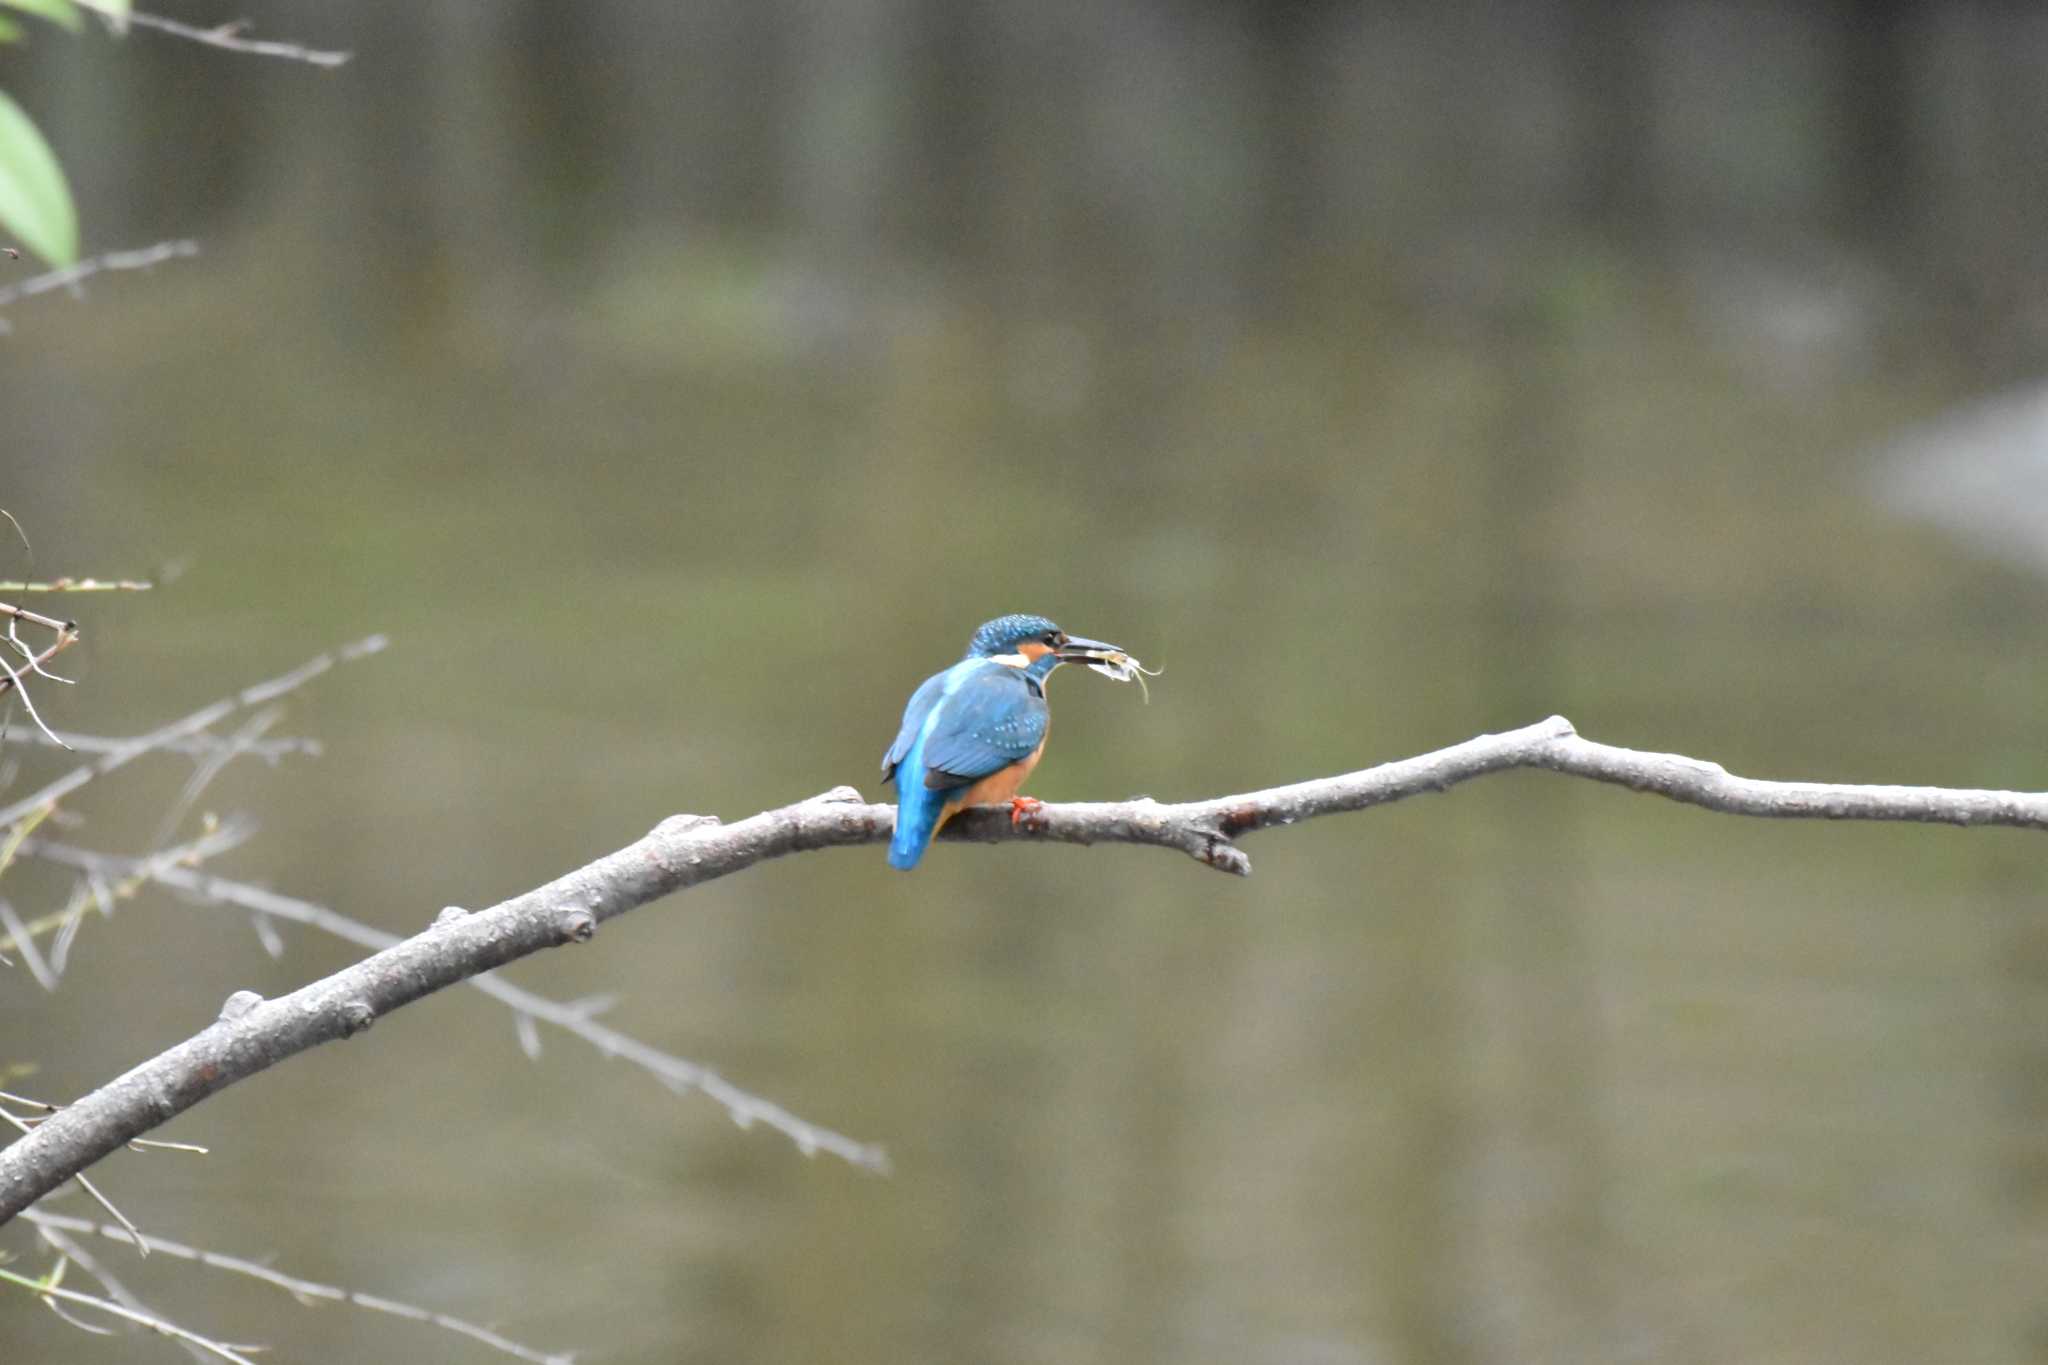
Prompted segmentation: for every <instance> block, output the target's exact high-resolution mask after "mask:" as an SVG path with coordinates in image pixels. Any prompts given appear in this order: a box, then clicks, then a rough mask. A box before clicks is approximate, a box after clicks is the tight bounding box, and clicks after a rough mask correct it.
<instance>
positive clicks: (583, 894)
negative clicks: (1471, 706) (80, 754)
mask: <svg viewBox="0 0 2048 1365" xmlns="http://www.w3.org/2000/svg"><path fill="white" fill-rule="evenodd" d="M1515 768H1541V769H1546V770H1548V771H1551V772H1559V773H1568V774H1571V775H1573V776H1577V777H1585V778H1590V779H1592V780H1593V781H1596V782H1608V783H1614V784H1616V785H1619V786H1624V787H1628V788H1630V789H1631V790H1634V791H1641V792H1651V793H1654V794H1656V795H1660V796H1665V797H1669V798H1671V799H1672V800H1675V801H1682V802H1686V803H1688V804H1691V805H1696V806H1700V807H1703V808H1705V809H1707V810H1717V811H1723V812H1726V813H1728V814H1734V815H1754V816H1766V817H1774V818H1797V819H1823V820H1902V821H1925V822H1931V823H1940V824H1954V825H2010V826H2016V827H2020V828H2025V829H2048V794H2037V793H2021V792H2001V791H1972V790H1959V789H1951V788H1943V787H1883V786H1848V785H1835V784H1828V783H1817V782H1766V781H1759V780H1757V779H1754V778H1744V777H1735V776H1732V775H1731V774H1729V773H1728V772H1727V771H1726V770H1725V769H1723V768H1722V767H1720V766H1719V765H1718V764H1714V763H1706V762H1702V761H1701V760H1699V759H1694V758H1685V757H1683V756H1680V755H1677V754H1658V753H1644V752H1639V751H1637V750H1633V749H1621V748H1616V747H1614V746H1613V745H1608V744H1599V743H1595V742H1594V741H1592V740H1588V739H1583V738H1581V737H1580V736H1579V735H1578V733H1577V732H1576V731H1575V730H1574V729H1573V728H1572V725H1571V722H1569V721H1567V720H1565V719H1564V718H1563V717H1561V716H1553V717H1551V718H1550V719H1549V720H1546V721H1543V722H1540V723H1539V724H1536V725H1531V726H1527V727H1525V728H1523V729H1520V730H1511V731H1509V732H1507V733H1506V734H1500V735H1481V736H1480V737H1478V738H1477V739H1471V740H1467V741H1465V742H1464V743H1462V744H1454V745H1452V746H1451V747H1449V748H1447V749H1439V750H1437V751H1435V752H1434V753H1428V754H1422V755H1420V756H1418V757H1415V758H1407V759H1402V760H1400V761H1398V762H1394V763H1386V764H1382V765H1380V766H1379V767H1376V768H1367V769H1364V770H1362V771H1360V772H1355V773H1347V774H1344V775H1342V776H1338V777H1327V778H1320V779H1317V780H1315V781H1310V782H1300V783H1296V784H1294V785H1292V786H1286V787H1272V788H1268V789H1266V790H1264V791H1256V792H1247V793H1245V794H1243V795H1241V796H1226V797H1219V798H1217V799H1215V800H1210V801H1194V802H1185V803H1180V804H1165V803H1161V802H1157V801H1153V800H1150V799H1149V798H1147V799H1140V800H1136V801H1118V802H1098V803H1083V804H1071V805H1057V806H1044V807H1041V808H1040V809H1039V810H1038V811H1037V812H1036V813H1034V814H1032V815H1029V816H1027V817H1025V818H1024V819H1023V820H1021V821H1020V822H1017V823H1015V824H1013V823H1012V821H1011V818H1010V813H1009V811H1008V809H1007V808H1001V807H983V808H977V809H974V810H970V811H967V812H965V813H963V814H962V815H961V816H960V818H958V819H957V820H955V821H954V822H953V823H952V824H951V825H949V826H948V827H947V829H946V831H945V837H946V838H949V839H961V840H975V841H980V842H987V843H995V842H1001V841H1004V840H1009V839H1039V840H1052V841H1055V842H1059V843H1074V844H1093V843H1129V844H1150V845H1155V846H1158V847H1162V848H1174V849H1179V850H1180V851H1182V852H1184V853H1187V854H1188V855H1190V856H1191V857H1193V858H1195V859H1196V860H1198V861H1200V862H1203V863H1206V864H1208V865H1209V866H1211V867H1215V868H1218V869H1220V870H1222V871H1225V872H1234V873H1237V874H1239V875H1244V874H1247V873H1249V872H1250V870H1251V863H1250V860H1249V859H1247V858H1246V857H1245V855H1244V851H1243V850H1242V849H1240V848H1239V847H1238V846H1237V844H1236V842H1235V841H1236V840H1237V838H1238V837H1239V836H1241V835H1244V834H1247V833H1250V832H1252V831H1254V830H1260V829H1266V828H1270V827H1272V826H1275V825H1290V824H1293V823H1295V822H1297V821H1300V820H1306V819H1310V818H1312V817H1315V816H1318V815H1332V814H1335V813H1337V812H1339V811H1353V810H1365V809H1368V808H1370V807H1372V806H1378V805H1384V804H1386V803H1388V802H1391V801H1398V800H1400V799H1402V798H1403V797H1408V796H1415V795H1419V794H1422V793H1425V792H1437V791H1443V790H1445V789H1447V788H1449V787H1450V786H1452V785H1453V784H1455V783H1458V782H1463V781H1467V780H1469V779H1471V778H1474V777H1481V776H1484V775H1485V774H1487V773H1496V772H1505V771H1508V770H1510V769H1515ZM895 817H896V811H895V807H893V806H882V805H868V804H866V803H865V802H863V801H862V800H861V797H860V794H859V793H858V792H856V791H854V790H853V789H852V788H850V787H838V788H835V789H833V790H832V791H829V792H827V793H825V794H824V795H823V796H819V797H814V798H812V799H811V800H808V801H802V802H798V803H797V804H796V805H793V806H785V807H783V808H782V809H780V810H772V811H766V812H763V813H762V814H760V815H755V816H752V817H750V818H748V819H745V820H742V821H739V822H738V823H737V824H732V825H721V824H719V823H718V821H717V820H716V819H715V818H713V817H707V816H696V815H678V816H672V817H670V818H669V819H667V820H664V821H663V822H662V823H661V824H660V825H658V826H656V827H655V828H654V830H653V831H652V832H651V833H649V834H648V835H647V836H646V837H645V838H643V839H641V840H639V841H638V842H636V843H633V844H630V845H628V846H627V847H625V848H623V849H620V850H619V851H617V852H616V853H611V854H608V855H606V856H605V857H602V858H599V859H598V860H597V861H595V862H593V863H591V864H589V865H588V866H586V867H582V868H579V869H577V870H576V871H574V872H571V873H569V874H568V875H567V876H565V877H562V878H560V879H558V880H556V881H553V882H550V883H548V884H547V885H545V886H541V887H537V888H535V889H534V890H532V891H528V892H526V893H525V894H523V895H520V896H515V897H514V898H512V899H511V900H508V901H505V902H503V903H502V904H500V905H497V906H494V907H492V908H491V909H489V910H484V911H480V912H478V913H475V914H464V913H462V912H460V911H455V912H448V911H444V912H443V913H442V915H441V916H440V917H439V918H438V919H436V920H435V922H434V924H433V926H432V927H431V928H429V929H427V930H426V931H425V932H423V933H420V934H416V935H414V936H413V937H412V938H409V939H406V940H404V941H403V942H401V943H397V944H394V945H392V946H391V947H389V948H386V949H384V950H383V951H382V952H379V953H377V954H375V955H374V956H372V957H369V958H366V959H365V960H363V961H362V962H359V963H357V964H355V965H354V966H352V967H349V968H346V969H344V970H342V971H340V972H337V973H335V974H334V975H333V976H330V977H327V978H325V979H324V980H320V981H316V982H314V983H312V984H311V985H308V986H304V987H301V988H300V989H299V990H296V991H294V992H292V993H291V994H290V995H287V996H284V997H282V998H280V999H277V1000H269V1001H265V1000H261V999H260V998H258V997H256V996H254V995H253V993H250V992H237V993H236V994H235V995H234V996H232V997H230V999H229V1001H228V1005H227V1007H226V1008H225V1009H223V1010H222V1012H221V1017H220V1018H219V1019H218V1020H217V1021H216V1022H214V1023H213V1024H211V1025H209V1026H208V1027H207V1028H205V1029H203V1030H202V1031H200V1032H199V1033H197V1034H195V1035H194V1036H192V1037H191V1038H189V1039H187V1040H186V1041H184V1042H182V1043H180V1044H178V1045H177V1046H175V1047H173V1048H171V1049H170V1050H169V1051H167V1052H164V1053H161V1054H159V1055H158V1056H156V1057H154V1058H151V1059H150V1060H149V1061H146V1062H144V1063H142V1064H141V1065H140V1066H137V1067H136V1068H134V1069H133V1070H132V1071H130V1072H128V1073H127V1074H126V1075H124V1076H122V1077H120V1078H118V1079H116V1080H114V1081H111V1082H109V1083H108V1084H106V1085H104V1086H102V1087H100V1088H99V1089H98V1090H95V1091H94V1092H93V1093H91V1094H90V1095H87V1096H86V1097H85V1098H83V1099H81V1100H79V1101H78V1102H77V1103H75V1104H72V1105H70V1106H68V1107H67V1108H65V1109H64V1110H63V1111H62V1112H61V1113H58V1114H55V1115H52V1116H51V1117H50V1118H49V1119H47V1120H46V1121H44V1122H43V1123H40V1124H38V1125H37V1126H36V1129H35V1131H34V1132H33V1133H30V1134H28V1135H27V1136H25V1137H22V1138H20V1139H18V1140H16V1141H15V1142H14V1143H13V1144H11V1145H10V1146H8V1147H7V1148H5V1149H4V1150H0V1223H5V1222H7V1221H9V1220H10V1219H12V1218H13V1217H14V1216H15V1215H16V1214H18V1213H20V1212H21V1211H22V1210H23V1209H26V1208H27V1207H29V1205H31V1204H33V1203H34V1202H35V1201H36V1200H38V1199H40V1198H41V1197H42V1196H43V1195H45V1194H48V1193H49V1192H50V1191H51V1190H53V1189H55V1188H57V1186H59V1185H61V1184H63V1183H64V1182H65V1181H66V1180H69V1179H70V1178H72V1177H73V1176H75V1175H77V1174H78V1173H79V1172H81V1171H83V1170H85V1169H86V1168H87V1167H88V1166H90V1165H92V1163H93V1162H95V1161H97V1160H99V1159H100V1158H101V1157H103V1156H105V1155H106V1154H107V1153H109V1152H111V1151H113V1150H114V1149H116V1148H117V1147H120V1146H121V1145H122V1144H123V1143H126V1142H128V1141H129V1140H131V1139H133V1138H135V1137H138V1136H140V1135H141V1134H143V1133H145V1132H148V1131H149V1130H150V1129H152V1128H154V1127H156V1126H157V1125H158V1124H161V1123H164V1122H166V1121H167V1120H169V1119H171V1118H172V1117H174V1116H175V1115H177V1114H180V1113H183V1112H184V1111H185V1110H187V1109H189V1108H191V1107H192V1106H193V1105H195V1104H197V1103H199V1102H200V1101H201V1100H203V1099H205V1098H206V1097H207V1096H208V1095H211V1094H213V1093H214V1092H215V1091H217V1090H220V1089H222V1088H224V1087H225V1086H228V1085H231V1084H233V1083H234V1082H235V1081H238V1080H241V1079H242V1078H243V1077H245V1076H252V1075H254V1074H255V1073H257V1072H259V1071H262V1070H263V1069H265V1068H266V1067H269V1066H272V1065H275V1064H276V1063H278V1062H281V1061H283V1060H284V1059H285V1058H287V1057H290V1056H292V1055H294V1054H295V1053H298V1052H302V1051H304V1050H306V1049H307V1048H310V1047H312V1046H314V1045H315V1044H318V1043H325V1042H331V1041H334V1040H336V1039H340V1038H347V1037H351V1036H353V1035H354V1034H357V1033H360V1032H362V1031H363V1030H364V1029H367V1028H368V1027H369V1026H370V1025H371V1024H372V1023H374V1022H376V1020H377V1019H379V1018H380V1017H382V1016H383V1015H386V1014H388V1013H390V1012H391V1011H392V1010H395V1009H397V1008H399V1007H400V1006H401V1005H405V1004H409V1003H411V1002H412V1001H414V1000H417V999H419V998H421V997H422V996H425V995H430V994H432V993H433V992H435V991H438V990H440V989H441V988H443V987H444V986H449V985H453V984H454V983H456V982H458V981H463V980H466V979H468V978H470V977H473V976H476V975H478V974H479V973H481V972H486V971H489V970H491V969H492V968H494V967H500V966H503V965H504V964H505V963H507V962H511V961H513V960H514V959H516V958H520V957H524V956H526V955H528V954H530V953H535V952H538V951H540V950H541V949H543V948H552V947H557V946H559V945H562V944H567V943H581V942H584V941H586V940H588V939H589V938H590V937H591V935H592V934H594V933H595V932H596V930H597V926H598V925H600V924H602V923H603V922H604V921H606V920H608V919H611V918H612V917H614V916H616V915H621V914H624V913H625V912H626V911H628V910H631V909H633V908H634V907H635V906H640V905H645V904H646V903H647V902H649V901H652V900H656V899H659V898H660V897H662V896H666V895H668V894H669V893H671V892H674V891H681V890H685V889H687V888H689V887H692V886H696V885H698V884H700V883H703V882H708V881H713V880H715V879H717V878H719V877H725V876H730V875H731V874H733V873H735V872H739V871H742V870H744V869H746V868H748V867H751V866H753V865H754V864H755V863H758V862H763V861H765V860H767V859H770V858H779V857H782V856H784V855H786V854H790V853H801V852H808V851H811V850H813V849H822V848H836V847H841V846H846V845H854V844H876V843H884V842H887V840H888V839H889V837H890V835H891V833H892V832H893V831H894V828H895Z"/></svg>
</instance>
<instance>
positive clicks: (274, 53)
mask: <svg viewBox="0 0 2048 1365" xmlns="http://www.w3.org/2000/svg"><path fill="white" fill-rule="evenodd" d="M127 22H128V23H130V24H133V25H134V26H135V27H137V28H153V29H155V30H156V31H157V32H159V33H168V34H171V35H173V36H174V37H178V38H189V39H191V40H192V41H193V42H195V43H204V44H206V45H207V46H208V47H219V48H225V49H227V50H228V51H229V52H247V53H250V54H252V55H254V56H258V57H282V58H284V59H285V60H287V61H295V62H308V63H311V64H312V65H314V66H325V67H336V66H340V65H341V64H342V63H344V62H346V61H347V60H348V59H349V58H350V57H352V56H354V55H355V54H354V53H352V52H322V51H319V50H317V49H315V48H310V47H303V46H301V45H300V44H298V43H273V42H265V41H263V40H262V39H258V38H245V37H243V36H242V35H243V34H244V33H246V32H247V31H248V29H249V25H248V22H247V21H246V20H237V21H235V22H234V23H230V24H222V25H220V26H219V27H217V28H194V27H193V26H192V25H190V24H181V23H179V22H178V21H177V20H175V19H164V18H160V17H158V16H157V15H154V14H139V13H136V12H135V11H132V10H131V11H130V12H129V13H128V16H127Z"/></svg>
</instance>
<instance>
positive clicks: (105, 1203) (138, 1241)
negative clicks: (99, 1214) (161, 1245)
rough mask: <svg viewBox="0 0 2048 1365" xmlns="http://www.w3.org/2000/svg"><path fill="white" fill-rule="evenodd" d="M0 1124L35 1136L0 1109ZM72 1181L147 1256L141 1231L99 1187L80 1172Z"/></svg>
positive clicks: (23, 1122)
mask: <svg viewBox="0 0 2048 1365" xmlns="http://www.w3.org/2000/svg"><path fill="white" fill-rule="evenodd" d="M0 1123H5V1124H7V1125H8V1126H9V1127H11V1128H13V1129H15V1130H16V1131H18V1132H20V1133H21V1134H22V1136H23V1137H32V1136H34V1135H35V1131H36V1125H35V1124H32V1123H30V1122H28V1121H27V1120H26V1119H19V1118H16V1117H15V1116H14V1115H12V1114H10V1113H8V1112H7V1111H6V1110H5V1109H0ZM5 1150H6V1151H12V1150H13V1148H12V1147H9V1148H6V1149H5ZM72 1179H74V1180H76V1181H77V1182H78V1188H80V1189H81V1190H84V1191H85V1192H86V1193H87V1194H89V1195H91V1196H92V1202H93V1203H95V1204H98V1205H99V1206H100V1207H101V1208H103V1209H105V1210H106V1211H107V1217H109V1218H111V1219H113V1220H114V1221H115V1222H117V1223H119V1224H120V1225H121V1226H122V1227H124V1228H126V1229H128V1232H129V1234H130V1235H131V1236H133V1237H134V1238H135V1249H136V1250H137V1251H139V1252H141V1253H142V1254H143V1255H144V1256H147V1255H149V1243H148V1241H146V1240H145V1239H144V1238H143V1235H142V1233H141V1231H140V1230H138V1229H137V1228H136V1226H135V1224H133V1223H131V1222H129V1221H128V1215H127V1214H125V1213H123V1212H121V1210H119V1209H117V1208H115V1207H114V1201H113V1200H111V1199H109V1198H107V1197H106V1195H104V1194H102V1193H100V1187H99V1186H97V1185H95V1184H93V1183H92V1181H91V1180H90V1179H89V1178H87V1176H86V1174H85V1172H83V1171H80V1172H79V1173H78V1174H77V1175H75V1176H73V1177H72Z"/></svg>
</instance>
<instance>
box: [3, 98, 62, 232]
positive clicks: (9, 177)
mask: <svg viewBox="0 0 2048 1365" xmlns="http://www.w3.org/2000/svg"><path fill="white" fill-rule="evenodd" d="M0 228H5V229H6V230H7V231H9V232H11V233H13V234H14V235H15V236H16V237H18V238H20V239H21V244H22V245H23V246H25V247H27V248H28V249H29V250H30V251H33V252H35V253H36V255H38V256H40V257H42V258H43V259H44V260H46V261H48V262H49V263H50V264H51V265H59V266H61V265H70V264H71V263H72V262H73V261H75V260H77V259H78V213H77V211H76V210H74V209H73V208H72V207H71V186H70V185H68V184H66V183H65V180H64V168H63V167H62V166H59V165H58V164H57V158H56V156H55V155H54V154H52V153H51V151H50V144H49V143H47V142H45V141H43V135H42V134H41V133H39V132H37V131H36V126H35V124H33V123H31V122H29V117H28V115H27V114H24V113H22V112H21V106H20V105H18V104H16V103H15V102H14V101H13V100H11V99H9V98H7V96H6V95H4V94H0Z"/></svg>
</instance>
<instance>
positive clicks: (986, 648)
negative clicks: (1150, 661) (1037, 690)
mask: <svg viewBox="0 0 2048 1365" xmlns="http://www.w3.org/2000/svg"><path fill="white" fill-rule="evenodd" d="M1122 652H1123V651H1121V650H1119V649H1118V648H1117V647H1116V646H1115V645H1111V644H1104V643H1103V642H1102V641H1100V640H1084V639H1082V638H1080V637H1079V636H1076V635H1069V634H1067V633H1066V632H1065V631H1063V630H1061V629H1060V628H1059V627H1058V626H1056V625H1054V624H1053V623H1052V622H1051V621H1049V620H1047V619H1046V618H1045V617H1043V616H1031V615H1028V614H1019V615H1013V616H998V617H997V618H996V619H995V620H993V621H989V622H986V623H984V624H983V625H982V627H981V629H980V630H977V631H975V632H974V638H973V639H972V640H971V641H969V642H968V645H967V657H968V658H970V659H994V660H996V661H998V662H1000V663H1006V664H1010V665H1012V666H1014V667H1017V668H1029V669H1031V670H1033V671H1034V672H1036V673H1038V674H1039V675H1040V676H1041V677H1042V676H1044V675H1045V674H1047V673H1050V672H1052V670H1053V669H1055V668H1058V667H1059V666H1060V665H1061V664H1065V663H1087V662H1090V661H1093V660H1098V659H1106V658H1109V657H1110V656H1112V655H1120V654H1121V653H1122Z"/></svg>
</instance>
